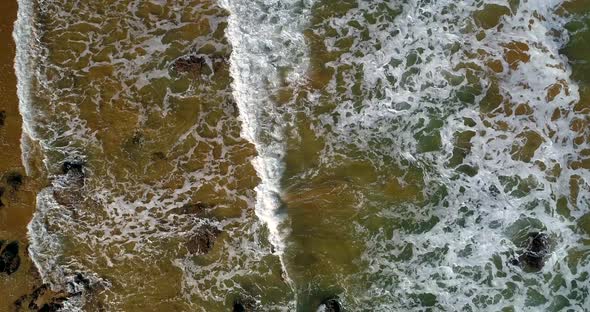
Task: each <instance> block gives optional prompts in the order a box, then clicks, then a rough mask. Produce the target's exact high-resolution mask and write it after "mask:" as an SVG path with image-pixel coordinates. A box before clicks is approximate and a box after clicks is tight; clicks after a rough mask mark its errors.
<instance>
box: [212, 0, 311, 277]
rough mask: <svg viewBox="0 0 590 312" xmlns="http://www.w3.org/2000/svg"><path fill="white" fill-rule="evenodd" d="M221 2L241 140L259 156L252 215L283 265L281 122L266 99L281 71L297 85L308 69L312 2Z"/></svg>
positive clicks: (280, 117) (284, 231) (279, 80)
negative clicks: (306, 36)
mask: <svg viewBox="0 0 590 312" xmlns="http://www.w3.org/2000/svg"><path fill="white" fill-rule="evenodd" d="M220 2H221V3H222V6H223V7H225V8H226V9H227V10H228V11H229V12H230V16H229V19H228V28H227V37H228V39H229V41H230V43H231V45H232V54H231V74H232V78H233V83H232V85H233V95H234V98H235V100H236V102H237V105H238V108H239V112H240V116H239V118H240V121H241V122H242V136H243V137H244V138H246V139H247V140H248V141H250V142H252V144H254V145H255V147H256V151H257V153H258V156H256V158H255V159H254V160H253V165H254V167H255V169H256V172H257V174H258V176H259V177H260V179H261V183H260V184H259V185H258V186H257V188H256V192H257V201H256V215H257V216H258V218H259V219H260V220H261V221H262V222H263V223H264V224H266V226H267V228H268V231H269V239H270V241H271V243H272V245H273V246H274V248H275V253H276V254H277V255H278V256H279V257H281V261H282V254H283V252H284V250H285V247H286V244H285V241H284V238H285V235H286V234H287V233H288V230H287V229H285V226H284V224H283V221H284V215H283V214H282V213H281V211H280V209H281V200H280V197H281V178H282V175H283V171H284V164H283V162H282V161H283V160H282V159H283V157H284V155H285V142H284V141H285V137H284V132H285V131H286V129H285V124H284V123H285V122H286V121H285V120H284V119H283V118H282V116H281V110H280V109H279V108H277V107H276V106H277V103H276V102H274V101H273V100H272V99H271V96H272V92H273V91H276V90H277V88H278V87H279V86H280V85H281V83H282V78H281V73H280V71H281V70H285V69H287V70H288V75H287V78H286V79H287V82H288V83H290V84H292V85H297V84H298V83H300V80H301V79H302V78H303V77H304V74H305V71H306V70H307V66H308V57H307V47H306V44H305V40H304V37H303V33H302V30H303V27H304V26H305V23H307V19H308V15H309V9H310V7H311V1H292V0H289V1H273V0H265V1H242V0H222V1H220ZM283 269H285V268H284V263H283ZM285 273H286V274H288V272H285Z"/></svg>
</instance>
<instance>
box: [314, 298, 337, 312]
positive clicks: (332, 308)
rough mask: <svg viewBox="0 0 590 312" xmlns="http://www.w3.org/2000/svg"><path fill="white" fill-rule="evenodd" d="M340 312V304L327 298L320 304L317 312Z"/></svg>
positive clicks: (335, 299)
mask: <svg viewBox="0 0 590 312" xmlns="http://www.w3.org/2000/svg"><path fill="white" fill-rule="evenodd" d="M320 311H321V312H341V311H343V310H342V304H341V303H340V300H339V299H338V298H328V299H326V300H324V301H323V302H322V304H320V307H319V309H318V312H320Z"/></svg>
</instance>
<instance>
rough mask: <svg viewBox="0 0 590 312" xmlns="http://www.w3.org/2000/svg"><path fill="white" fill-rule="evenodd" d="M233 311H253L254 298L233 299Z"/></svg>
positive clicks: (254, 308)
mask: <svg viewBox="0 0 590 312" xmlns="http://www.w3.org/2000/svg"><path fill="white" fill-rule="evenodd" d="M232 311H233V312H253V311H256V300H254V299H253V298H241V299H238V300H236V301H234V305H233V309H232Z"/></svg>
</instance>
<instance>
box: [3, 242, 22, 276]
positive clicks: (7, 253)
mask: <svg viewBox="0 0 590 312" xmlns="http://www.w3.org/2000/svg"><path fill="white" fill-rule="evenodd" d="M18 250H19V248H18V242H17V241H13V242H10V243H9V244H8V245H6V247H4V249H2V252H0V273H6V274H8V275H10V274H12V273H14V272H16V271H17V270H18V268H19V267H20V256H19V255H18Z"/></svg>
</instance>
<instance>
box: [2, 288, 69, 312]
mask: <svg viewBox="0 0 590 312" xmlns="http://www.w3.org/2000/svg"><path fill="white" fill-rule="evenodd" d="M68 297H69V295H68V294H67V293H65V292H60V293H56V292H53V291H51V289H50V287H49V285H47V284H43V285H41V286H39V287H37V288H35V289H34V290H33V291H32V292H31V293H30V294H26V295H23V296H21V297H20V298H18V299H17V300H16V301H15V302H14V309H15V311H17V312H20V311H38V312H56V311H59V309H61V308H63V303H64V302H65V301H66V300H68Z"/></svg>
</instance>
